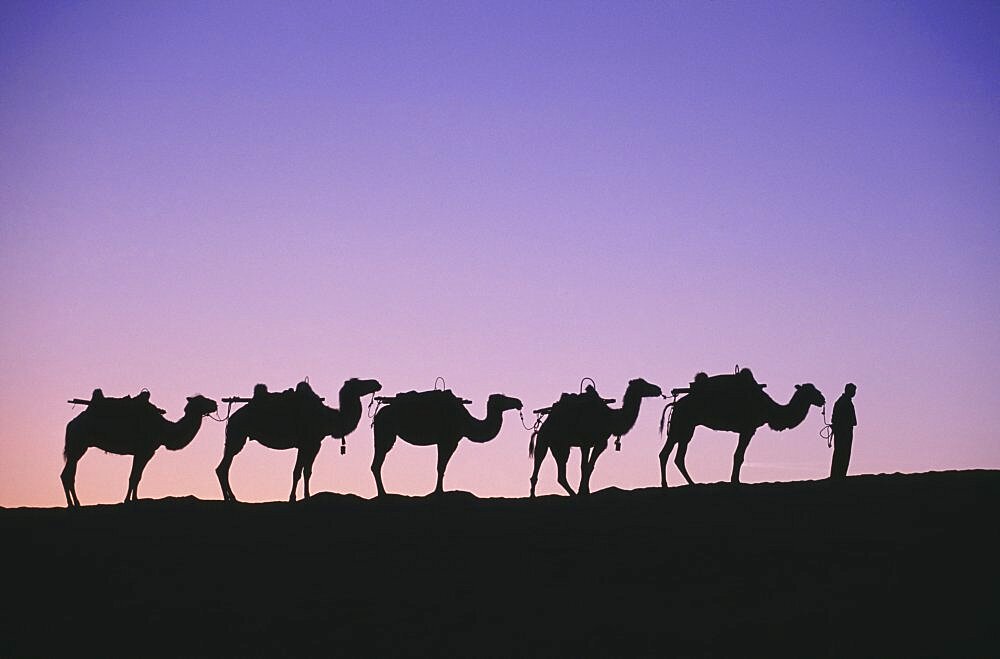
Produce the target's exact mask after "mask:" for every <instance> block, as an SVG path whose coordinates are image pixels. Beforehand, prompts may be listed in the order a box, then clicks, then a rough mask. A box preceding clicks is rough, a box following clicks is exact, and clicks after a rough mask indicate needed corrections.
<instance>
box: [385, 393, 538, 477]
mask: <svg viewBox="0 0 1000 659" xmlns="http://www.w3.org/2000/svg"><path fill="white" fill-rule="evenodd" d="M465 402H467V401H462V400H461V399H459V398H456V397H455V396H454V395H452V393H451V392H450V391H424V392H409V393H405V394H400V395H398V396H395V397H394V398H393V399H390V402H389V404H388V405H386V406H385V407H383V408H382V409H381V410H379V411H378V412H377V413H376V414H375V421H374V423H373V425H374V428H375V457H374V458H373V459H372V474H373V475H374V476H375V486H376V487H377V488H378V494H379V496H382V495H384V494H385V487H383V485H382V463H384V462H385V456H386V453H388V452H389V451H390V450H391V449H392V447H393V445H394V444H395V443H396V438H397V437H399V438H400V439H402V440H403V441H404V442H406V443H408V444H413V445H415V446H430V445H432V444H437V447H438V459H437V487H435V488H434V493H435V494H440V493H441V492H443V491H444V471H445V469H446V468H447V466H448V461H449V460H450V459H451V456H452V454H453V453H454V452H455V449H456V448H458V442H459V440H461V439H462V438H463V437H467V438H468V439H469V440H470V441H473V442H476V443H478V444H482V443H485V442H488V441H490V440H491V439H493V438H494V437H496V436H497V435H498V434H499V433H500V426H501V424H502V423H503V413H504V412H505V411H507V410H519V409H521V401H519V400H518V399H516V398H510V397H508V396H504V395H503V394H492V395H490V397H489V399H488V400H487V402H486V418H485V419H477V418H475V417H473V416H472V415H471V414H469V411H468V410H467V409H465V405H464V404H463V403H465Z"/></svg>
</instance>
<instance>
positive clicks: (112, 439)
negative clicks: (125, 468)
mask: <svg viewBox="0 0 1000 659" xmlns="http://www.w3.org/2000/svg"><path fill="white" fill-rule="evenodd" d="M187 401H188V402H187V405H185V406H184V416H182V417H181V418H180V419H179V420H177V421H167V420H166V419H164V418H163V417H162V416H160V415H159V414H158V413H157V412H158V410H156V408H154V407H152V406H149V408H150V409H141V408H135V407H131V408H125V409H124V410H123V408H121V407H116V408H112V409H110V410H109V409H108V408H105V407H103V406H102V405H98V404H97V403H96V401H95V403H94V404H92V405H91V406H90V407H88V408H87V409H85V410H84V411H83V412H81V413H80V414H79V415H77V417H76V418H74V419H73V420H72V421H70V422H69V423H68V424H66V445H65V448H64V449H63V457H64V458H65V459H66V466H65V467H64V468H63V470H62V476H61V477H62V483H63V491H64V492H65V494H66V505H67V506H69V507H73V506H79V505H80V500H79V499H78V498H77V496H76V466H77V463H78V462H80V458H82V457H83V454H84V453H86V452H87V449H88V448H90V447H91V446H94V447H96V448H99V449H101V450H104V451H107V452H108V453H115V454H117V455H131V456H134V457H133V459H132V472H131V473H130V474H129V477H128V492H127V493H126V494H125V501H135V500H136V499H137V498H138V496H139V495H138V490H139V480H140V479H141V478H142V470H143V469H145V468H146V464H147V463H148V462H149V460H150V458H152V457H153V453H155V452H156V449H158V448H160V447H161V446H165V447H166V448H167V450H168V451H179V450H181V449H182V448H184V447H185V446H187V445H188V444H190V443H191V440H193V439H194V436H195V435H196V434H198V430H199V429H200V428H201V420H202V418H203V417H204V416H205V415H206V414H211V413H212V412H215V411H216V410H217V409H218V408H219V406H218V405H217V404H216V402H215V401H214V400H211V399H210V398H205V397H204V396H192V397H190V398H188V399H187ZM151 410H155V411H151Z"/></svg>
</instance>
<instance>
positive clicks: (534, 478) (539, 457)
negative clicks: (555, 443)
mask: <svg viewBox="0 0 1000 659" xmlns="http://www.w3.org/2000/svg"><path fill="white" fill-rule="evenodd" d="M537 439H538V443H537V444H536V445H535V466H534V468H533V469H532V471H531V498H532V499H534V498H535V485H537V484H538V470H539V469H541V468H542V461H544V460H545V456H546V454H548V452H549V442H548V440H545V439H542V437H541V435H539V436H538V437H537Z"/></svg>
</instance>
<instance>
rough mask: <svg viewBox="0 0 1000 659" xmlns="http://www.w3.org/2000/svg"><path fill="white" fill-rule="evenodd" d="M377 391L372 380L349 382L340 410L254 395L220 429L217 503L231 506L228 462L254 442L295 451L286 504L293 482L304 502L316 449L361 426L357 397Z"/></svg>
mask: <svg viewBox="0 0 1000 659" xmlns="http://www.w3.org/2000/svg"><path fill="white" fill-rule="evenodd" d="M381 388H382V385H381V384H379V383H378V381H377V380H359V379H357V378H351V379H350V380H347V381H346V382H344V386H342V387H341V388H340V408H339V409H333V408H330V407H327V406H326V405H323V404H322V403H321V402H320V399H319V398H318V397H315V395H314V394H311V392H310V394H309V395H310V396H312V397H314V398H315V402H312V401H306V403H308V404H304V403H303V401H300V400H293V401H290V403H291V404H278V405H275V404H272V401H270V400H268V398H267V397H268V396H271V395H272V394H264V396H263V397H260V398H258V397H257V396H256V394H255V396H254V398H253V399H251V400H250V402H249V403H248V404H247V405H246V406H245V407H242V408H240V409H238V410H236V411H235V412H233V413H232V415H231V416H230V417H229V423H227V424H226V447H225V451H224V452H223V455H222V460H221V461H220V462H219V466H218V467H216V468H215V473H216V475H218V477H219V485H220V486H221V487H222V498H223V499H225V500H226V501H236V495H235V494H233V488H232V487H230V485H229V467H230V465H232V464H233V458H234V457H235V456H236V454H237V453H239V452H240V451H242V450H243V447H244V446H246V443H247V439H252V440H253V441H256V442H260V443H261V444H262V445H264V446H266V447H268V448H273V449H279V450H284V449H291V448H294V449H298V456H297V457H296V459H295V467H294V468H293V470H292V492H291V494H289V495H288V500H289V501H295V490H296V489H297V488H298V484H299V478H300V477H302V476H304V480H303V497H304V498H306V499H308V498H309V478H310V477H311V476H312V466H313V462H314V461H315V460H316V455H317V454H318V453H319V448H320V444H321V443H322V441H323V439H325V438H326V437H327V436H332V437H338V438H343V437H346V436H347V435H348V434H350V433H351V432H353V431H354V429H355V428H357V427H358V422H360V421H361V397H362V396H367V395H368V394H372V393H375V392H376V391H379V390H380V389H381Z"/></svg>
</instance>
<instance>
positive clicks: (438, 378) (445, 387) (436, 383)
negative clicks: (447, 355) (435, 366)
mask: <svg viewBox="0 0 1000 659" xmlns="http://www.w3.org/2000/svg"><path fill="white" fill-rule="evenodd" d="M438 380H440V381H441V390H442V391H444V390H445V389H447V388H448V385H447V384H445V382H444V378H443V377H441V376H440V375H439V376H437V377H436V378H434V391H437V388H438Z"/></svg>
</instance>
